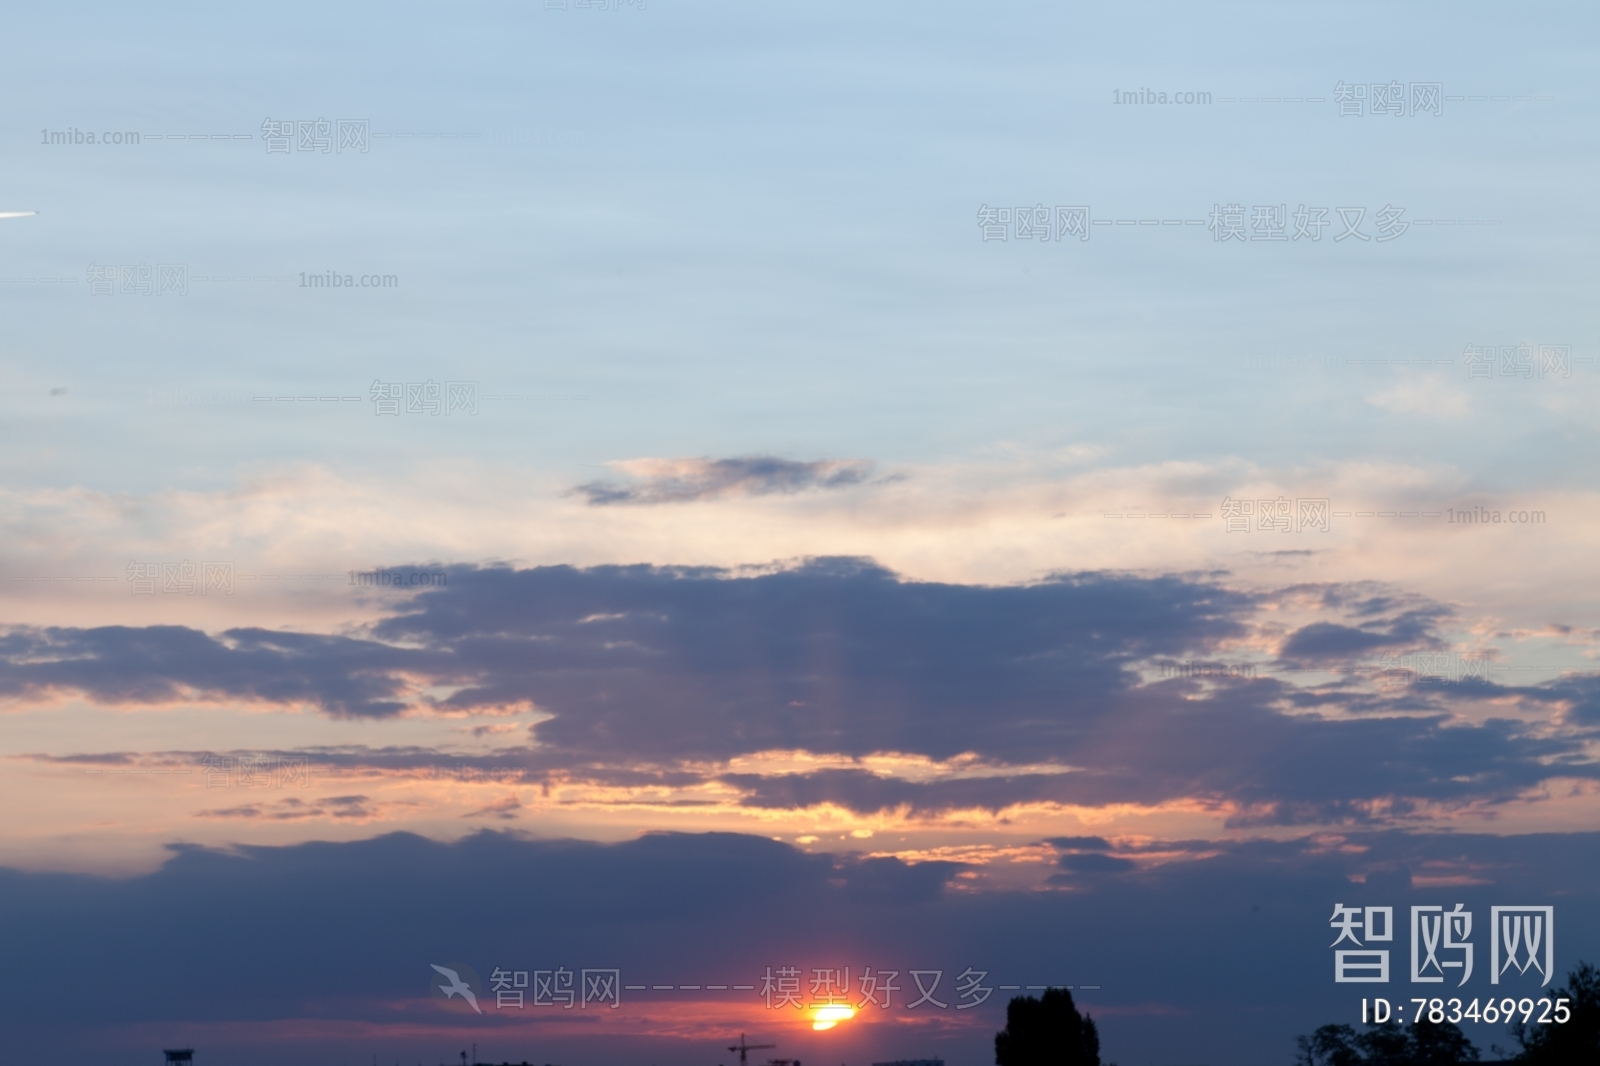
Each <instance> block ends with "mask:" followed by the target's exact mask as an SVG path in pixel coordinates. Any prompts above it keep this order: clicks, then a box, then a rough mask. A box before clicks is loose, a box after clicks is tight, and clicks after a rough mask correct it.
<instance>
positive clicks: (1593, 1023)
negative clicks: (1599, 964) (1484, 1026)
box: [1511, 962, 1600, 1066]
mask: <svg viewBox="0 0 1600 1066" xmlns="http://www.w3.org/2000/svg"><path fill="white" fill-rule="evenodd" d="M1550 998H1551V999H1568V1000H1571V1002H1570V1003H1568V1004H1567V1007H1568V1009H1570V1010H1571V1011H1572V1017H1571V1018H1570V1019H1569V1020H1568V1021H1567V1022H1565V1023H1564V1024H1561V1025H1555V1024H1550V1023H1546V1024H1545V1025H1539V1024H1537V1023H1534V1024H1523V1023H1522V1022H1518V1023H1517V1024H1515V1025H1513V1026H1512V1027H1511V1032H1512V1033H1513V1034H1514V1035H1515V1036H1516V1038H1517V1043H1519V1044H1521V1045H1522V1054H1520V1055H1518V1056H1517V1057H1516V1059H1515V1061H1517V1062H1526V1063H1528V1064H1529V1066H1535V1064H1537V1066H1569V1064H1576V1063H1594V1062H1600V970H1596V969H1595V968H1594V967H1593V966H1590V965H1589V964H1588V963H1586V962H1580V963H1578V966H1577V968H1576V969H1574V970H1573V971H1572V972H1571V973H1569V974H1567V987H1565V988H1558V989H1556V990H1555V991H1554V992H1552V993H1550Z"/></svg>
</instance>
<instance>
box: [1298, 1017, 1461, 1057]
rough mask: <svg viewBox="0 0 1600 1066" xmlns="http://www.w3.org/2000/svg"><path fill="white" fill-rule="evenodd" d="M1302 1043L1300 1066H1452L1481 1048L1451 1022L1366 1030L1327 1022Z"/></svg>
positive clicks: (1303, 1039) (1300, 1041) (1300, 1042)
mask: <svg viewBox="0 0 1600 1066" xmlns="http://www.w3.org/2000/svg"><path fill="white" fill-rule="evenodd" d="M1299 1044H1300V1054H1299V1056H1298V1057H1297V1058H1296V1059H1295V1061H1296V1062H1297V1063H1299V1064H1300V1066H1451V1064H1453V1063H1460V1062H1477V1061H1478V1049H1477V1048H1475V1047H1473V1046H1472V1041H1470V1040H1468V1039H1467V1037H1466V1034H1465V1033H1463V1032H1462V1031H1461V1029H1460V1028H1459V1027H1458V1026H1454V1025H1451V1024H1450V1023H1449V1022H1440V1023H1439V1024H1437V1025H1435V1024H1433V1023H1432V1022H1428V1021H1424V1022H1421V1023H1420V1024H1417V1025H1399V1024H1396V1023H1395V1022H1384V1023H1383V1024H1382V1025H1375V1026H1372V1027H1371V1028H1369V1029H1368V1030H1367V1031H1366V1032H1364V1033H1357V1032H1356V1031H1355V1030H1354V1029H1352V1028H1350V1026H1348V1025H1324V1026H1323V1027H1322V1028H1321V1029H1318V1030H1317V1031H1316V1032H1315V1033H1312V1034H1311V1035H1310V1036H1302V1037H1300V1038H1299Z"/></svg>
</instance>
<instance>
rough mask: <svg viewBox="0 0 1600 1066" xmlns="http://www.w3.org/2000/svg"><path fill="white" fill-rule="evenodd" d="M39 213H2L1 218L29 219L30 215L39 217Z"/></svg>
mask: <svg viewBox="0 0 1600 1066" xmlns="http://www.w3.org/2000/svg"><path fill="white" fill-rule="evenodd" d="M38 213H39V212H37V211H0V218H27V217H28V216H29V215H37V214H38Z"/></svg>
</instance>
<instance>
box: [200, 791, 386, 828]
mask: <svg viewBox="0 0 1600 1066" xmlns="http://www.w3.org/2000/svg"><path fill="white" fill-rule="evenodd" d="M377 816H378V812H377V810H376V809H375V808H374V807H373V805H372V803H371V801H370V800H369V799H368V798H367V797H366V796H325V797H323V798H322V799H320V800H313V801H311V802H309V803H308V802H306V801H304V800H300V799H296V798H295V797H293V796H290V797H288V798H286V799H281V800H275V801H273V802H271V803H247V804H244V805H242V806H238V807H224V808H219V809H217V810H209V811H201V812H199V814H197V815H196V816H195V817H197V818H259V819H262V820H264V821H274V822H299V821H308V820H313V819H315V820H321V819H324V818H341V819H351V820H355V821H363V822H364V821H370V820H372V819H374V818H376V817H377Z"/></svg>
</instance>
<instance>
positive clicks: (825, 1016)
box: [811, 1007, 856, 1030]
mask: <svg viewBox="0 0 1600 1066" xmlns="http://www.w3.org/2000/svg"><path fill="white" fill-rule="evenodd" d="M855 1016H856V1012H855V1008H853V1007H818V1008H817V1010H816V1013H814V1014H813V1015H812V1016H811V1017H812V1019H813V1021H812V1022H811V1028H813V1029H817V1030H822V1029H832V1028H833V1027H834V1026H836V1025H838V1024H839V1023H840V1022H842V1021H847V1020H848V1019H850V1018H854V1017H855Z"/></svg>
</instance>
